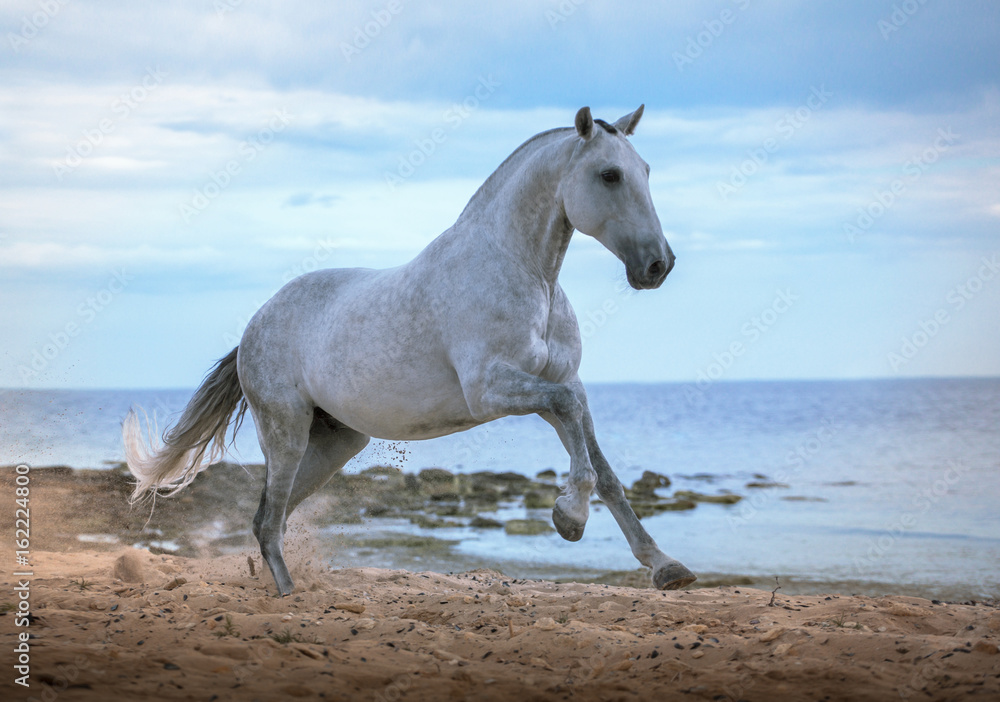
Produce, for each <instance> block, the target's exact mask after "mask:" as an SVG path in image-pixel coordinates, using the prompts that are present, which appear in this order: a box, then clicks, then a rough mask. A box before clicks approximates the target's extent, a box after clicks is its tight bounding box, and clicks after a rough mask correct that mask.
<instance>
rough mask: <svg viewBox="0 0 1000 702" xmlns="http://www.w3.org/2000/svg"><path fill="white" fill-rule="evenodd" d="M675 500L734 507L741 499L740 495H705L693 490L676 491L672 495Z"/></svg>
mask: <svg viewBox="0 0 1000 702" xmlns="http://www.w3.org/2000/svg"><path fill="white" fill-rule="evenodd" d="M674 499H675V500H690V501H692V502H710V503H713V504H720V505H734V504H736V503H737V502H739V501H740V500H742V499H743V497H742V495H733V494H725V495H706V494H704V493H701V492H694V491H693V490H678V491H677V492H675V493H674Z"/></svg>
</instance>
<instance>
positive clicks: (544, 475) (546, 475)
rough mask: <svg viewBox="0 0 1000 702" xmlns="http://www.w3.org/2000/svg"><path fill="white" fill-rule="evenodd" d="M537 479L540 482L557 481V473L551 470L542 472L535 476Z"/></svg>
mask: <svg viewBox="0 0 1000 702" xmlns="http://www.w3.org/2000/svg"><path fill="white" fill-rule="evenodd" d="M535 477H536V478H538V479H539V480H555V479H556V472H555V471H554V470H552V469H551V468H549V469H548V470H540V471H538V473H537V474H536V475H535Z"/></svg>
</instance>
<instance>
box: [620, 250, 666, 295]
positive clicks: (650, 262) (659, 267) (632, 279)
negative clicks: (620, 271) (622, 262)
mask: <svg viewBox="0 0 1000 702" xmlns="http://www.w3.org/2000/svg"><path fill="white" fill-rule="evenodd" d="M675 261H676V259H675V258H674V254H673V252H671V251H670V250H669V249H668V250H667V252H666V255H665V256H663V257H658V256H656V257H650V258H646V259H644V260H643V261H642V263H640V264H639V265H631V266H629V265H627V266H625V275H626V277H627V278H628V284H629V285H631V286H632V287H633V288H635V289H636V290H655V289H656V288H658V287H660V286H661V285H662V284H663V281H664V280H666V279H667V274H668V273H669V272H670V271H671V270H673V267H674V262H675Z"/></svg>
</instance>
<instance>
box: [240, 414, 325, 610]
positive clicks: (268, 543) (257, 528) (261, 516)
mask: <svg viewBox="0 0 1000 702" xmlns="http://www.w3.org/2000/svg"><path fill="white" fill-rule="evenodd" d="M250 410H251V412H252V414H253V419H254V424H256V426H257V438H258V439H259V440H260V447H261V450H262V451H263V453H264V460H265V464H266V466H267V477H266V479H265V482H264V491H263V493H262V494H261V498H260V506H259V507H258V508H257V514H256V515H255V516H254V519H253V532H254V536H256V537H257V542H258V543H259V544H260V552H261V555H262V556H263V557H264V561H265V562H266V563H267V565H268V568H270V569H271V575H272V576H274V582H275V584H276V585H277V586H278V591H279V592H280V593H281V594H282V595H288V594H290V593H291V591H292V588H293V587H294V585H293V583H292V577H291V575H289V573H288V567H287V566H286V565H285V559H284V555H283V546H282V544H283V541H284V537H285V521H286V517H287V514H288V511H287V510H288V501H289V497H290V496H291V494H292V487H293V486H294V484H295V476H296V473H297V472H298V470H299V465H300V463H301V462H302V459H303V458H304V457H305V454H306V450H307V448H308V446H309V430H310V427H311V425H312V421H313V411H312V408H311V407H307V406H305V405H304V404H302V403H301V402H296V403H294V404H292V403H289V404H284V403H278V402H275V403H269V404H267V405H266V406H261V405H259V404H257V403H254V402H251V403H250Z"/></svg>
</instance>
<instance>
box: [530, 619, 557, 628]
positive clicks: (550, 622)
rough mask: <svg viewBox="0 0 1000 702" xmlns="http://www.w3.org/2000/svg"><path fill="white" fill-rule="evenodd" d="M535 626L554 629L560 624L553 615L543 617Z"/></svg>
mask: <svg viewBox="0 0 1000 702" xmlns="http://www.w3.org/2000/svg"><path fill="white" fill-rule="evenodd" d="M535 627H536V628H538V629H541V630H542V631H552V630H553V629H558V628H559V624H557V623H556V620H555V619H553V618H552V617H541V618H539V620H538V621H536V622H535Z"/></svg>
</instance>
